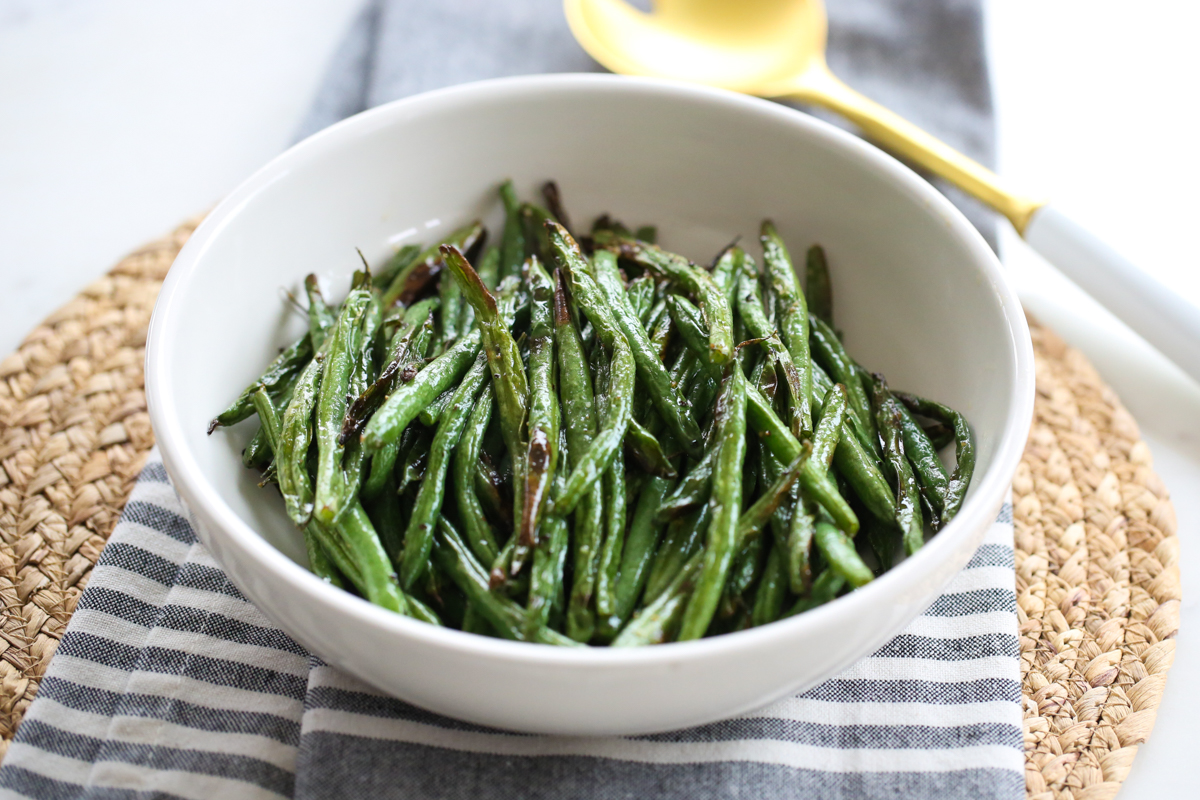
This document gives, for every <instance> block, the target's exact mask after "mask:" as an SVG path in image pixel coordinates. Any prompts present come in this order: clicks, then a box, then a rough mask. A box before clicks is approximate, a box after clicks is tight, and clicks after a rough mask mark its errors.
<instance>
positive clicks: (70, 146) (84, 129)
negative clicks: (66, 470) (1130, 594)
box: [0, 0, 1200, 800]
mask: <svg viewBox="0 0 1200 800" xmlns="http://www.w3.org/2000/svg"><path fill="white" fill-rule="evenodd" d="M836 1H837V0H829V2H836ZM356 8H357V2H355V0H205V2H199V1H198V0H194V1H193V2H167V1H166V0H94V1H93V2H82V1H81V0H75V1H74V2H73V1H72V0H0V277H2V279H3V284H2V286H3V289H2V290H0V353H7V352H8V351H10V350H12V349H13V348H15V347H16V346H17V345H18V344H19V342H20V340H21V338H22V337H23V336H24V334H25V333H26V332H28V331H29V330H30V329H31V328H32V327H33V326H34V325H36V324H37V322H38V321H39V320H41V319H42V318H43V317H45V316H46V315H47V314H49V313H50V312H51V311H53V310H54V309H55V308H56V307H58V306H59V305H61V304H62V303H64V302H66V301H67V300H68V299H70V297H71V296H73V295H74V294H75V293H76V292H77V291H78V289H79V288H80V287H82V286H83V285H84V284H86V283H87V282H88V281H90V280H92V279H93V278H95V277H96V276H98V275H100V274H101V273H102V272H103V271H104V270H105V269H106V268H107V267H109V266H110V265H111V264H112V263H113V262H114V261H115V260H117V259H118V258H119V257H120V256H121V255H122V254H123V253H125V252H127V251H129V250H130V249H132V248H134V247H136V246H138V245H139V244H141V243H142V242H144V241H146V240H148V239H152V238H154V237H156V236H158V235H160V234H162V233H164V232H166V231H168V230H170V229H171V228H172V227H173V226H174V225H175V224H176V223H178V222H179V221H181V220H182V219H184V218H186V217H189V216H191V215H194V214H196V213H198V212H202V211H204V210H206V209H208V208H210V207H212V206H213V205H214V204H215V203H216V202H217V201H218V200H220V198H221V197H222V196H223V195H224V194H225V193H227V192H228V191H229V190H230V189H232V188H233V187H234V186H235V185H236V184H237V183H238V182H239V181H240V180H241V179H242V178H244V177H246V176H247V175H249V174H250V173H251V172H252V171H253V170H254V169H256V168H257V167H259V166H260V165H262V164H263V163H265V162H266V161H267V160H268V159H270V158H271V157H272V156H274V155H275V154H277V153H279V152H280V151H281V150H283V149H284V148H285V147H287V145H288V144H289V143H290V142H291V140H292V137H293V134H294V132H295V130H296V128H297V126H298V125H299V123H300V120H301V118H302V116H303V114H304V111H305V109H306V108H307V106H308V103H309V101H310V99H311V97H312V94H313V92H314V90H315V88H316V85H317V82H318V80H319V78H320V75H321V73H322V71H323V69H324V67H325V64H326V62H327V60H328V59H329V57H330V55H331V54H332V52H333V49H334V47H335V46H336V45H337V43H338V41H339V40H340V38H341V36H342V35H343V33H344V32H345V30H346V27H347V25H348V24H349V22H350V20H351V18H352V17H353V14H354V12H355V10H356ZM987 16H988V20H987V21H988V31H989V34H988V43H989V48H990V55H991V58H992V68H993V80H994V83H995V90H996V101H997V107H998V119H999V126H1000V160H1001V172H1003V173H1004V174H1006V175H1008V176H1009V177H1011V178H1013V179H1019V180H1020V181H1021V182H1022V183H1025V184H1027V185H1029V186H1031V187H1032V188H1034V189H1035V190H1037V191H1039V192H1041V193H1044V194H1045V195H1046V196H1051V197H1054V198H1055V200H1056V201H1057V202H1059V203H1060V204H1061V205H1062V206H1064V207H1066V208H1069V209H1071V210H1072V211H1073V212H1074V213H1075V215H1076V216H1077V217H1078V218H1079V219H1080V220H1081V221H1082V222H1084V223H1085V224H1087V225H1089V226H1090V227H1091V228H1092V229H1093V230H1095V231H1098V232H1100V233H1101V234H1102V235H1103V236H1104V237H1105V238H1107V239H1108V240H1109V242H1110V243H1111V244H1113V245H1114V246H1116V247H1117V248H1118V249H1120V250H1122V251H1124V252H1125V253H1126V254H1127V255H1129V256H1131V257H1132V258H1133V259H1134V260H1135V261H1136V262H1137V263H1138V264H1140V265H1141V266H1142V267H1143V268H1145V269H1147V270H1149V271H1151V272H1153V273H1155V274H1156V275H1158V276H1159V277H1160V278H1161V279H1163V280H1164V281H1166V282H1167V283H1168V284H1170V285H1172V286H1174V287H1176V288H1177V289H1178V290H1179V291H1181V292H1183V293H1184V294H1185V295H1186V296H1188V297H1189V298H1191V299H1193V300H1194V301H1197V302H1200V269H1197V267H1200V263H1198V262H1200V258H1198V257H1197V246H1196V243H1195V241H1194V234H1195V233H1196V231H1197V230H1198V228H1200V226H1198V225H1197V220H1200V192H1198V185H1200V159H1198V158H1197V156H1196V146H1195V133H1196V125H1195V124H1194V123H1195V121H1196V117H1197V112H1196V102H1197V98H1198V97H1200V92H1198V91H1197V90H1198V88H1200V87H1198V85H1197V78H1198V77H1200V68H1198V66H1200V64H1198V62H1200V49H1198V48H1197V47H1196V45H1195V33H1196V31H1197V30H1198V29H1200V6H1197V5H1196V4H1194V3H1187V2H1183V0H1176V1H1175V2H1171V1H1170V0H1141V2H1138V3H1131V2H1128V0H1120V1H1118V0H991V1H990V2H989V3H988V14H987ZM1003 244H1004V260H1005V263H1006V264H1007V265H1008V267H1009V269H1010V271H1011V274H1012V275H1013V278H1014V280H1015V281H1016V283H1017V285H1018V289H1019V291H1020V293H1021V296H1022V298H1023V300H1024V301H1025V303H1026V305H1027V307H1029V308H1030V309H1031V310H1033V311H1034V312H1035V313H1036V314H1037V315H1038V316H1040V317H1041V318H1042V319H1043V320H1044V321H1046V322H1048V323H1050V324H1051V325H1052V326H1053V327H1054V328H1055V329H1056V330H1057V331H1058V332H1059V333H1061V334H1062V335H1064V336H1065V337H1066V338H1067V339H1068V340H1069V341H1070V342H1071V343H1072V344H1075V345H1076V346H1079V347H1081V348H1082V349H1084V351H1085V352H1087V354H1088V355H1089V356H1090V357H1091V358H1092V359H1093V362H1094V363H1095V364H1096V365H1097V367H1098V368H1099V369H1100V370H1101V372H1102V373H1103V374H1104V376H1105V378H1106V379H1107V380H1108V381H1109V382H1110V384H1111V385H1112V386H1113V387H1114V388H1115V389H1116V390H1117V391H1118V393H1119V394H1120V395H1121V396H1122V398H1123V399H1124V401H1125V402H1126V404H1127V405H1128V406H1129V407H1130V409H1131V410H1132V411H1133V412H1134V415H1135V416H1136V417H1137V419H1138V421H1139V423H1140V424H1141V425H1142V429H1143V432H1144V433H1145V435H1146V437H1147V439H1148V440H1149V441H1150V444H1151V447H1152V449H1153V451H1154V456H1155V459H1156V466H1157V468H1158V470H1159V472H1160V473H1161V474H1162V475H1163V477H1164V479H1165V480H1166V482H1167V485H1168V487H1169V488H1170V489H1171V491H1172V494H1173V497H1174V500H1175V503H1176V508H1177V511H1178V515H1179V521H1180V537H1181V539H1182V542H1183V562H1184V564H1183V583H1184V604H1183V627H1184V631H1183V634H1182V635H1181V637H1180V639H1179V649H1178V653H1177V657H1176V666H1175V668H1174V671H1173V672H1172V673H1171V676H1172V677H1171V679H1170V681H1169V682H1168V684H1167V690H1166V694H1165V696H1164V699H1163V708H1162V711H1161V713H1160V715H1159V721H1158V725H1157V727H1156V728H1155V731H1154V736H1153V738H1152V740H1151V742H1150V743H1149V744H1147V745H1146V746H1145V747H1143V749H1142V752H1141V753H1140V754H1139V755H1138V757H1137V759H1136V761H1135V763H1134V767H1133V771H1132V773H1131V775H1130V777H1129V780H1128V783H1127V784H1126V787H1125V789H1124V790H1123V791H1122V793H1121V798H1122V800H1135V799H1136V800H1160V799H1161V798H1164V797H1183V796H1189V795H1191V794H1192V793H1193V791H1194V787H1193V789H1190V790H1189V789H1187V788H1186V786H1185V783H1184V782H1185V780H1186V778H1187V776H1188V774H1189V773H1190V770H1191V763H1192V761H1191V759H1192V758H1193V757H1194V756H1193V754H1192V752H1191V747H1192V744H1193V735H1192V734H1193V731H1194V729H1195V725H1194V720H1195V719H1196V718H1197V717H1198V716H1200V688H1198V687H1200V680H1197V678H1200V637H1197V635H1196V634H1195V633H1194V632H1193V631H1194V630H1195V628H1196V627H1197V626H1198V625H1200V599H1198V598H1200V539H1198V531H1200V497H1198V496H1197V494H1196V491H1195V487H1196V486H1197V485H1200V387H1197V386H1195V385H1194V384H1192V383H1190V382H1189V381H1188V380H1187V379H1186V378H1184V377H1183V376H1182V374H1181V373H1179V372H1178V371H1176V370H1175V369H1174V368H1173V367H1172V366H1171V365H1169V364H1166V363H1165V362H1164V361H1163V360H1162V359H1161V357H1159V356H1158V355H1157V354H1156V353H1154V352H1153V351H1150V350H1149V349H1148V348H1147V347H1146V346H1145V345H1143V344H1141V343H1140V342H1139V341H1137V340H1136V339H1135V338H1133V337H1132V335H1131V334H1129V333H1128V331H1126V330H1125V329H1124V328H1123V327H1122V326H1121V325H1120V324H1118V323H1116V322H1115V320H1113V319H1112V318H1111V317H1109V316H1107V315H1106V313H1105V312H1104V311H1103V310H1101V309H1099V308H1098V307H1096V306H1095V304H1093V303H1092V302H1091V301H1090V300H1089V299H1088V298H1087V297H1086V296H1084V295H1082V294H1081V293H1080V292H1079V291H1078V290H1076V289H1075V288H1074V287H1073V286H1072V285H1070V284H1068V283H1067V282H1066V281H1065V280H1064V279H1062V278H1061V277H1060V276H1058V275H1057V274H1055V273H1054V272H1053V271H1051V270H1050V269H1049V268H1048V267H1047V266H1046V265H1045V264H1044V263H1043V262H1041V261H1040V260H1039V259H1038V258H1037V257H1036V256H1034V255H1033V254H1032V253H1030V252H1029V251H1028V250H1027V249H1026V248H1025V247H1024V245H1023V244H1022V243H1021V242H1020V240H1019V239H1017V237H1016V236H1015V235H1010V236H1008V237H1006V238H1005V240H1004V241H1003Z"/></svg>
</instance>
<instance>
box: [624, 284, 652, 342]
mask: <svg viewBox="0 0 1200 800" xmlns="http://www.w3.org/2000/svg"><path fill="white" fill-rule="evenodd" d="M627 291H628V297H629V307H630V309H631V310H632V311H633V314H634V316H636V317H637V318H638V322H640V323H642V329H643V330H645V328H646V323H647V322H649V321H650V311H651V308H652V306H653V304H654V278H652V277H650V276H649V275H642V276H640V277H638V278H634V279H633V280H631V281H630V282H629V287H628V289H627Z"/></svg>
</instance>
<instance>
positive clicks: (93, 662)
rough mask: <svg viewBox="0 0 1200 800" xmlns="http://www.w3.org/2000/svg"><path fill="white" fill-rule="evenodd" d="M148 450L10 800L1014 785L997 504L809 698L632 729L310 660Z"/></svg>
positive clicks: (549, 799)
mask: <svg viewBox="0 0 1200 800" xmlns="http://www.w3.org/2000/svg"><path fill="white" fill-rule="evenodd" d="M188 516H189V515H188V512H187V510H186V509H185V508H184V507H183V505H182V504H181V502H180V501H179V498H178V497H177V495H176V494H175V492H174V490H173V489H172V488H171V486H170V484H169V483H168V482H167V477H166V473H165V471H164V470H163V467H162V464H161V462H159V461H157V459H156V458H155V460H152V461H151V463H150V464H149V465H148V466H147V467H146V469H145V471H144V472H143V474H142V477H141V479H140V480H139V481H138V484H137V486H136V488H135V489H134V492H133V495H132V497H131V498H130V501H129V503H128V505H127V506H126V509H125V513H124V516H123V517H122V520H121V522H120V523H119V524H118V526H117V529H116V530H115V531H114V533H113V536H112V539H111V541H110V542H109V544H108V546H107V547H106V548H105V550H104V552H103V554H102V555H101V558H100V561H99V563H98V564H97V566H96V569H95V572H94V573H93V575H92V578H91V582H90V583H89V584H88V587H87V589H86V590H85V592H84V593H83V596H82V598H81V599H80V603H79V607H78V609H77V611H76V612H75V616H74V617H73V618H72V619H71V622H70V624H69V626H68V628H67V632H66V635H65V636H64V637H63V640H62V643H61V645H60V646H59V649H58V652H57V654H56V655H55V657H54V659H53V661H52V662H51V665H50V669H49V672H48V674H47V676H46V678H45V680H44V681H43V682H42V686H41V690H40V691H39V694H38V697H37V699H36V700H35V701H34V702H33V704H32V705H31V706H30V708H29V711H28V713H27V714H26V717H25V720H24V722H22V723H21V727H20V730H19V731H18V733H17V739H16V741H14V742H13V744H12V746H11V748H10V749H9V751H8V756H7V758H6V759H5V761H4V764H3V767H0V797H4V798H16V797H29V798H55V799H58V798H61V799H62V800H67V799H70V800H75V799H76V798H79V799H80V800H82V799H83V798H88V799H89V800H90V799H91V798H104V799H105V800H118V799H123V798H130V799H131V800H132V798H138V799H139V800H141V799H142V798H147V797H155V798H157V797H163V798H177V797H178V798H210V797H221V798H243V797H244V798H279V797H285V798H291V797H295V798H301V799H302V800H326V799H327V798H357V797H364V796H374V797H406V798H414V797H415V798H470V800H492V799H493V798H495V800H501V799H502V798H514V797H521V798H546V800H557V799H558V798H597V800H599V799H600V798H604V799H605V800H607V799H608V798H647V797H657V798H679V799H680V800H683V799H684V798H687V800H693V798H734V797H754V798H760V797H762V798H773V797H780V798H783V797H805V798H809V797H812V798H852V797H878V796H889V797H890V796H912V797H930V796H934V795H936V796H938V797H939V798H955V797H963V798H968V797H969V798H996V799H997V800H1001V799H1003V800H1015V798H1019V797H1021V796H1022V794H1023V791H1024V785H1023V778H1022V766H1023V765H1022V750H1021V727H1020V683H1019V678H1018V661H1017V632H1016V616H1015V597H1014V594H1013V585H1014V576H1013V549H1012V517H1011V511H1010V508H1009V506H1007V505H1006V506H1005V507H1004V510H1003V511H1002V512H1001V515H1000V517H999V518H998V519H997V521H996V523H995V524H994V525H993V526H992V528H991V530H990V531H989V533H988V535H987V538H986V540H985V542H984V543H983V545H982V546H981V547H980V548H979V550H978V552H976V554H975V556H974V557H973V558H972V560H971V562H970V563H969V564H968V566H967V568H966V569H965V570H963V572H962V573H960V574H959V575H958V576H957V577H956V578H955V579H954V581H953V582H952V583H951V585H950V586H949V587H947V590H946V593H945V594H943V595H942V597H941V598H940V599H939V600H938V601H937V602H935V603H934V605H933V606H932V607H931V608H930V609H929V611H928V612H926V614H925V615H923V616H921V617H919V618H918V619H917V620H916V621H915V622H913V624H912V625H910V626H909V628H908V629H907V630H906V631H904V633H902V634H901V635H900V636H898V637H896V638H895V639H894V640H892V641H891V642H889V643H888V644H887V645H885V646H884V647H883V648H881V649H880V650H879V651H878V652H877V653H875V654H874V655H872V656H871V657H869V658H866V659H864V660H863V661H861V662H860V663H858V664H856V665H855V666H853V667H851V668H850V669H849V670H847V671H846V672H844V673H842V674H841V675H839V676H837V677H836V678H834V679H832V680H829V681H827V682H825V683H823V684H821V685H820V686H817V687H815V688H813V689H811V690H809V691H807V692H804V693H803V694H800V695H797V696H795V697H790V698H788V699H786V700H782V701H780V702H778V703H775V704H773V705H771V706H770V707H768V708H765V709H762V710H760V711H757V712H754V713H750V714H745V715H743V716H740V717H737V718H734V719H730V720H725V721H722V722H717V723H713V724H711V725H704V726H700V727H697V728H691V729H687V730H683V731H675V732H672V733H664V734H656V735H651V736H637V737H613V738H572V737H559V736H531V735H526V734H514V733H509V732H505V731H500V730H495V729H490V728H484V727H480V726H477V725H472V724H469V723H463V722H458V721H456V720H451V719H447V718H444V717H440V716H438V715H436V714H432V713H430V712H427V711H424V710H422V709H419V708H416V707H414V706H411V705H409V704H407V703H404V702H402V701H399V700H396V699H394V698H390V697H385V696H381V695H380V694H379V693H378V692H376V691H374V690H373V689H370V688H369V687H367V686H365V685H363V684H361V683H359V682H358V681H356V680H354V679H352V678H350V677H348V676H346V675H344V674H342V673H340V672H338V671H337V670H335V669H334V668H332V667H329V666H327V665H325V664H324V663H322V662H321V661H320V660H319V659H316V658H314V657H312V656H310V655H308V654H307V653H306V652H305V651H304V650H303V649H302V648H301V647H300V646H299V645H297V644H296V643H295V642H293V641H292V640H291V639H290V638H288V636H287V635H286V634H284V633H283V632H282V631H280V630H279V629H278V628H276V627H275V626H274V625H272V624H271V622H270V621H269V620H267V619H266V618H265V617H263V616H262V614H261V613H260V612H259V611H258V610H257V609H256V608H254V606H252V605H250V603H248V602H247V601H246V600H245V599H244V598H243V597H242V596H241V594H240V593H239V592H238V590H237V589H236V588H235V587H234V586H233V585H232V584H231V583H230V582H229V580H228V579H227V578H226V577H225V575H224V573H223V572H222V571H221V569H220V567H219V566H218V565H217V564H216V563H215V562H214V561H213V560H212V557H211V556H210V555H209V554H208V552H207V551H206V550H205V548H204V546H203V545H201V544H200V543H199V542H198V541H197V540H196V537H195V534H194V532H193V530H192V527H191V525H190V524H189V522H188Z"/></svg>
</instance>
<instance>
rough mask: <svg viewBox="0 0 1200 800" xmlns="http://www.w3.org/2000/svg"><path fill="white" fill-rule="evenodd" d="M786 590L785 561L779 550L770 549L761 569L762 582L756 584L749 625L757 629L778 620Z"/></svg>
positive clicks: (776, 548)
mask: <svg viewBox="0 0 1200 800" xmlns="http://www.w3.org/2000/svg"><path fill="white" fill-rule="evenodd" d="M787 590H788V576H787V563H786V559H785V558H784V556H783V555H782V554H781V553H780V548H778V547H772V548H771V551H770V552H769V553H768V554H767V564H766V566H765V567H763V574H762V580H760V581H759V582H758V591H757V592H756V593H755V595H754V610H753V611H752V612H751V614H750V622H751V624H752V625H754V626H755V627H758V626H759V625H766V624H767V623H768V622H774V621H775V620H777V619H779V615H780V614H781V613H782V612H783V602H784V600H785V599H786V598H787Z"/></svg>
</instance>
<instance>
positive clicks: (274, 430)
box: [250, 386, 280, 451]
mask: <svg viewBox="0 0 1200 800" xmlns="http://www.w3.org/2000/svg"><path fill="white" fill-rule="evenodd" d="M250 401H251V402H252V403H253V404H254V411H255V412H256V413H257V414H258V419H259V423H260V424H261V425H262V430H263V436H265V437H266V439H267V444H268V445H269V446H270V447H271V450H272V451H274V450H276V449H277V448H278V447H279V426H280V422H279V411H278V410H277V409H276V408H275V403H273V402H272V401H271V395H270V394H269V393H268V392H267V390H266V388H264V387H261V386H260V387H259V388H258V391H256V392H255V393H254V394H253V395H252V396H251V397H250Z"/></svg>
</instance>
